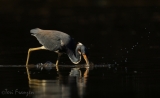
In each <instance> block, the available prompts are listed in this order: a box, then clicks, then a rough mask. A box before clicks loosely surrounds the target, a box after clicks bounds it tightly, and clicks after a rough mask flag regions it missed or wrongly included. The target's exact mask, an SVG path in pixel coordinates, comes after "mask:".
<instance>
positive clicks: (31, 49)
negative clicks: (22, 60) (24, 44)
mask: <svg viewBox="0 0 160 98" xmlns="http://www.w3.org/2000/svg"><path fill="white" fill-rule="evenodd" d="M41 49H46V48H45V47H44V46H41V47H37V48H30V49H29V50H28V56H27V61H26V65H28V61H29V57H30V52H31V51H35V50H41Z"/></svg>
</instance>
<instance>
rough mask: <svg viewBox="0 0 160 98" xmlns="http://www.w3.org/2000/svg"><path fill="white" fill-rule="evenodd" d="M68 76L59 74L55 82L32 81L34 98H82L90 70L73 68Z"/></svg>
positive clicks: (30, 82)
mask: <svg viewBox="0 0 160 98" xmlns="http://www.w3.org/2000/svg"><path fill="white" fill-rule="evenodd" d="M84 69H85V70H84ZM67 73H68V75H67V76H66V74H64V73H63V72H62V73H61V72H60V71H59V72H57V74H56V76H55V75H53V77H56V78H55V79H53V80H38V79H30V81H29V86H30V90H31V91H32V92H35V94H34V95H33V98H42V97H43V98H51V97H52V98H72V97H73V98H82V97H83V96H84V95H85V89H86V83H87V77H88V74H89V68H71V71H70V72H69V71H68V72H67Z"/></svg>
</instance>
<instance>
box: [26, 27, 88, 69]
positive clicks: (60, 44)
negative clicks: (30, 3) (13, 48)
mask: <svg viewBox="0 0 160 98" xmlns="http://www.w3.org/2000/svg"><path fill="white" fill-rule="evenodd" d="M30 32H31V33H32V35H33V36H35V37H36V38H37V40H38V41H39V43H40V44H42V46H41V47H37V48H30V49H29V50H28V56H27V61H26V65H28V60H29V56H30V52H31V51H35V50H41V49H45V50H50V51H54V52H56V53H58V59H57V62H56V68H57V70H58V62H59V58H60V56H61V55H62V54H63V53H65V54H67V55H68V57H69V59H70V60H71V61H72V63H74V64H78V63H79V62H80V61H81V54H82V55H83V57H84V59H85V61H86V64H87V65H89V61H88V58H87V49H86V47H85V46H84V45H83V44H82V43H80V42H78V43H77V44H76V43H75V41H74V40H73V39H72V38H71V37H70V36H69V35H68V34H66V33H63V32H61V31H56V30H42V29H39V28H36V29H32V30H31V31H30Z"/></svg>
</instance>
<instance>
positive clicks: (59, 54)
mask: <svg viewBox="0 0 160 98" xmlns="http://www.w3.org/2000/svg"><path fill="white" fill-rule="evenodd" d="M61 55H62V53H58V58H57V61H56V69H57V71H59V68H58V63H59V59H60V56H61Z"/></svg>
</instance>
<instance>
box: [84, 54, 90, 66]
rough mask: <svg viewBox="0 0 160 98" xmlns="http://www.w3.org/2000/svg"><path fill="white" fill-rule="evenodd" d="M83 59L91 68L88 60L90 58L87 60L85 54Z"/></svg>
mask: <svg viewBox="0 0 160 98" xmlns="http://www.w3.org/2000/svg"><path fill="white" fill-rule="evenodd" d="M83 58H84V60H85V61H86V64H87V65H88V66H89V60H88V58H87V56H86V55H85V54H83Z"/></svg>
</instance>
